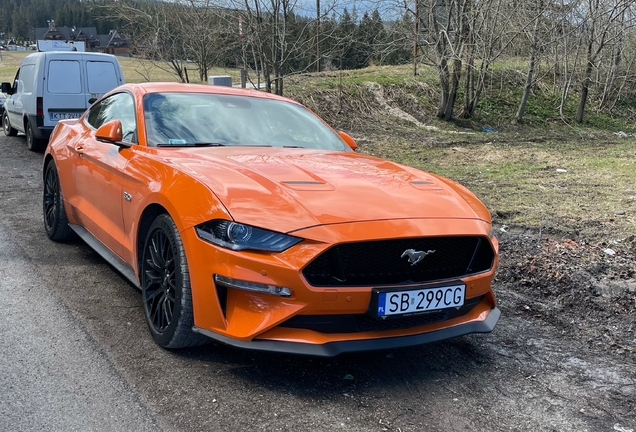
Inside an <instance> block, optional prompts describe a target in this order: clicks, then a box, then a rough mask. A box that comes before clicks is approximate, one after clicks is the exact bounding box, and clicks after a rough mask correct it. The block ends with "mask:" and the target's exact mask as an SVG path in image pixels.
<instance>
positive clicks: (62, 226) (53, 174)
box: [42, 162, 72, 241]
mask: <svg viewBox="0 0 636 432" xmlns="http://www.w3.org/2000/svg"><path fill="white" fill-rule="evenodd" d="M42 213H43V215H44V230H45V231H46V234H47V235H48V236H49V238H50V239H51V240H55V241H61V240H67V239H68V238H69V237H70V236H71V233H72V231H71V228H70V227H69V226H68V219H67V218H66V212H65V211H64V200H63V199H62V189H61V188H60V179H59V177H58V175H57V169H56V168H55V164H54V163H53V162H49V164H48V165H47V166H46V170H45V172H44V193H43V195H42Z"/></svg>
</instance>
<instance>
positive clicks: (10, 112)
mask: <svg viewBox="0 0 636 432" xmlns="http://www.w3.org/2000/svg"><path fill="white" fill-rule="evenodd" d="M27 66H29V67H33V65H27ZM24 67H25V66H24V65H23V66H21V67H20V69H18V71H17V72H16V74H15V78H14V80H13V87H12V90H13V93H12V94H11V95H10V96H9V98H8V99H7V101H6V102H5V106H4V109H5V110H6V111H7V117H9V124H11V127H13V128H14V129H18V130H19V131H21V132H24V130H23V129H24V128H23V126H22V113H23V112H24V105H23V100H22V99H23V97H24V82H23V81H22V74H23V68H24Z"/></svg>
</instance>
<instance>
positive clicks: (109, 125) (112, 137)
mask: <svg viewBox="0 0 636 432" xmlns="http://www.w3.org/2000/svg"><path fill="white" fill-rule="evenodd" d="M95 139H97V141H101V142H105V143H108V144H115V145H118V146H120V147H130V146H131V144H130V143H125V142H122V132H121V121H119V120H111V121H109V122H106V123H104V124H103V125H101V126H100V127H99V128H98V129H97V132H95Z"/></svg>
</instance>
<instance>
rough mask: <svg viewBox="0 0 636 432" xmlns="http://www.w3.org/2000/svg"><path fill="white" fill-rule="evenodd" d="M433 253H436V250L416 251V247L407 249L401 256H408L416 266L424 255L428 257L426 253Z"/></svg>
mask: <svg viewBox="0 0 636 432" xmlns="http://www.w3.org/2000/svg"><path fill="white" fill-rule="evenodd" d="M432 253H435V251H434V250H429V251H426V252H424V251H416V250H415V249H407V250H405V251H404V252H403V253H402V256H401V257H400V258H404V257H408V258H409V263H411V265H412V266H414V265H415V264H417V263H418V262H420V261H422V260H423V259H424V257H426V255H430V254H432Z"/></svg>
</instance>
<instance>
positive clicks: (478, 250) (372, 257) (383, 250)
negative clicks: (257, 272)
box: [303, 236, 495, 287]
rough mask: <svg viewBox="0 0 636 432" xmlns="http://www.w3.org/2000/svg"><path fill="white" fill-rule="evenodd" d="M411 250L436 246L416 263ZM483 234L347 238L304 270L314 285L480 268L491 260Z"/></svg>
mask: <svg viewBox="0 0 636 432" xmlns="http://www.w3.org/2000/svg"><path fill="white" fill-rule="evenodd" d="M407 249H414V250H416V251H435V252H434V253H431V254H429V255H427V256H426V257H424V259H422V260H421V261H420V262H419V263H417V264H416V265H411V263H409V261H408V259H407V257H404V258H402V254H403V253H404V252H405V251H406V250H407ZM494 256H495V254H494V252H493V250H492V248H491V247H490V242H489V241H488V240H487V239H486V238H485V237H468V236H462V237H422V238H413V239H397V240H379V241H371V242H361V243H343V244H339V245H336V246H333V247H331V248H330V249H328V250H326V251H325V252H323V253H322V254H320V255H319V256H318V257H317V258H315V259H314V260H313V261H312V262H311V263H309V265H307V266H306V267H305V269H304V270H303V275H304V276H305V279H307V282H309V284H310V285H312V286H329V287H331V286H342V287H345V286H379V285H402V284H417V283H423V282H433V281H438V280H443V279H456V278H461V277H464V276H468V275H471V274H475V273H481V272H484V271H487V270H490V268H491V267H492V265H493V260H494Z"/></svg>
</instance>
